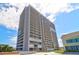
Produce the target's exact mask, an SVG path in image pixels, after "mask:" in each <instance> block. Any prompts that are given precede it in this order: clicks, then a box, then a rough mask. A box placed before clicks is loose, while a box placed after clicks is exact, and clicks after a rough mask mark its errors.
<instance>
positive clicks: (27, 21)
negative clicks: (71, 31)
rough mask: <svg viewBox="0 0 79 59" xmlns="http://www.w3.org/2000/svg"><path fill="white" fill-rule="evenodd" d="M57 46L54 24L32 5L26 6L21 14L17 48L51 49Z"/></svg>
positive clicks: (26, 49)
mask: <svg viewBox="0 0 79 59" xmlns="http://www.w3.org/2000/svg"><path fill="white" fill-rule="evenodd" d="M57 48H58V42H57V36H56V30H55V26H54V24H53V23H51V22H50V21H49V20H48V19H47V18H46V17H45V16H43V15H42V14H40V13H39V12H38V11H37V10H35V9H34V8H33V7H32V6H30V5H29V6H27V7H25V8H24V10H23V12H22V13H21V15H20V22H19V29H18V38H17V50H18V51H50V50H53V49H57Z"/></svg>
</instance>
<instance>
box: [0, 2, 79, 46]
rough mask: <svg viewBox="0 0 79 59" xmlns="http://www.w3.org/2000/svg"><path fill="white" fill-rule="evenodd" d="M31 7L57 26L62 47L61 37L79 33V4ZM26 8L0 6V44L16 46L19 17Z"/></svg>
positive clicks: (8, 5) (22, 6)
mask: <svg viewBox="0 0 79 59" xmlns="http://www.w3.org/2000/svg"><path fill="white" fill-rule="evenodd" d="M31 5H32V6H33V7H34V8H36V9H37V10H38V11H40V13H42V14H43V15H44V16H46V17H47V18H48V19H49V20H50V21H51V22H53V23H54V24H55V27H56V32H57V36H58V41H59V44H60V46H63V45H62V41H61V35H63V34H66V33H70V32H74V31H79V4H78V3H73V4H71V3H66V4H64V3H63V4H52V3H50V4H49V3H47V4H43V3H38V4H34V3H33V4H32V3H31ZM24 7H25V4H11V3H10V4H9V3H1V4H0V44H9V45H11V46H13V47H15V46H16V40H17V30H18V23H19V16H20V14H21V12H22V10H23V8H24Z"/></svg>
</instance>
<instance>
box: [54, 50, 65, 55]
mask: <svg viewBox="0 0 79 59" xmlns="http://www.w3.org/2000/svg"><path fill="white" fill-rule="evenodd" d="M53 52H55V53H60V54H63V53H64V50H54V51H53Z"/></svg>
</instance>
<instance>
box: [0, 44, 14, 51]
mask: <svg viewBox="0 0 79 59" xmlns="http://www.w3.org/2000/svg"><path fill="white" fill-rule="evenodd" d="M12 51H15V49H14V48H13V47H11V46H9V45H4V44H0V52H12Z"/></svg>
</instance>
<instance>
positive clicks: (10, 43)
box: [8, 36, 17, 48]
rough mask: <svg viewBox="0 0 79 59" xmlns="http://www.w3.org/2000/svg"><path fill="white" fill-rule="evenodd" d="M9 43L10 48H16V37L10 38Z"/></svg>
mask: <svg viewBox="0 0 79 59" xmlns="http://www.w3.org/2000/svg"><path fill="white" fill-rule="evenodd" d="M9 41H10V42H9V43H8V44H9V45H10V46H12V47H14V48H16V43H17V36H13V37H11V39H10V40H9Z"/></svg>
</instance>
